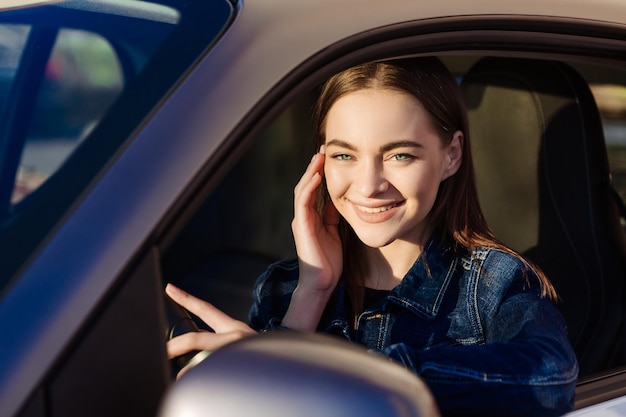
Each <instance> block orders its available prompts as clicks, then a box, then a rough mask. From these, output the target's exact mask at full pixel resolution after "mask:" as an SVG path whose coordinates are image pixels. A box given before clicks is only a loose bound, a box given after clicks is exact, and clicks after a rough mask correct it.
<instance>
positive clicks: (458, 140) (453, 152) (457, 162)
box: [441, 130, 464, 181]
mask: <svg viewBox="0 0 626 417" xmlns="http://www.w3.org/2000/svg"><path fill="white" fill-rule="evenodd" d="M463 139H464V138H463V132H461V131H460V130H457V131H456V132H454V135H453V136H452V141H450V144H449V145H448V148H447V149H446V150H445V152H446V159H445V161H444V167H443V173H442V175H441V181H443V180H445V179H446V178H449V177H451V176H453V175H454V174H456V172H457V171H458V170H459V167H460V166H461V161H462V160H463Z"/></svg>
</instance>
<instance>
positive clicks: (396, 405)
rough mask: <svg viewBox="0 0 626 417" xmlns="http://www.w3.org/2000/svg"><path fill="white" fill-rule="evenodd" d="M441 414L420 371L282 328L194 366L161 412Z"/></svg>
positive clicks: (254, 416) (226, 416)
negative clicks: (416, 373) (419, 374)
mask: <svg viewBox="0 0 626 417" xmlns="http://www.w3.org/2000/svg"><path fill="white" fill-rule="evenodd" d="M183 416H184V417H218V416H219V417H244V416H246V417H248V416H250V417H276V416H294V417H296V416H297V417H329V416H341V417H351V416H354V417H357V416H358V417H380V416H386V417H393V416H401V417H418V416H419V417H424V416H428V417H435V416H439V411H438V409H437V406H436V403H435V400H434V398H433V396H432V395H431V393H430V391H429V390H428V388H427V386H426V384H425V383H424V382H423V381H422V380H421V379H419V378H418V377H417V376H416V375H415V374H413V373H411V372H410V371H408V370H406V369H404V368H403V367H401V366H400V365H397V364H395V363H393V362H391V361H389V360H387V359H386V358H384V357H383V356H379V355H376V354H373V353H370V352H367V351H366V350H365V349H364V348H362V347H360V346H356V345H351V344H349V343H347V342H345V341H342V340H339V339H337V338H335V337H332V336H328V335H321V334H308V333H297V332H290V331H277V332H270V333H264V334H261V335H259V336H253V337H249V338H246V339H242V340H240V341H237V342H235V343H232V344H230V345H227V346H225V347H223V348H221V349H219V350H217V351H215V352H214V353H213V354H212V355H211V356H209V357H208V358H206V359H205V360H204V361H202V362H201V363H199V364H198V365H196V366H195V367H194V368H192V369H190V370H189V371H188V372H187V373H185V375H184V376H182V377H181V378H180V379H179V380H178V382H177V383H176V384H174V385H173V386H172V387H171V388H170V390H169V391H168V393H167V394H166V396H165V399H164V402H163V404H162V407H161V410H160V414H159V417H183Z"/></svg>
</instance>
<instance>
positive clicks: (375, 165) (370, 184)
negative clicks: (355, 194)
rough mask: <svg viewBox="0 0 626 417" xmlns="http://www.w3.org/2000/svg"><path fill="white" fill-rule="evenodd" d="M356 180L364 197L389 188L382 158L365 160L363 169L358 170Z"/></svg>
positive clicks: (362, 165)
mask: <svg viewBox="0 0 626 417" xmlns="http://www.w3.org/2000/svg"><path fill="white" fill-rule="evenodd" d="M355 182H356V185H357V189H358V191H359V193H360V194H361V195H362V196H363V197H374V196H376V195H378V194H380V193H384V192H385V191H387V189H388V188H389V182H388V181H387V179H386V177H385V171H384V167H383V163H382V161H380V160H367V161H363V163H362V164H361V169H359V170H357V172H356V178H355Z"/></svg>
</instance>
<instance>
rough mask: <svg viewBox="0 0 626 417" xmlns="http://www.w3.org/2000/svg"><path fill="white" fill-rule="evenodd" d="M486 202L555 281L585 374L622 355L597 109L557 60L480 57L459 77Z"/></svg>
mask: <svg viewBox="0 0 626 417" xmlns="http://www.w3.org/2000/svg"><path fill="white" fill-rule="evenodd" d="M462 89H463V93H464V96H465V98H466V103H467V107H468V115H469V116H468V117H469V120H470V132H471V140H472V150H473V154H474V155H473V156H474V163H475V167H476V172H477V181H478V188H479V195H480V199H481V205H482V206H483V211H484V213H485V216H486V218H487V221H488V222H489V224H490V225H491V227H492V229H493V231H494V233H495V234H496V236H497V237H498V238H499V239H500V240H502V241H503V242H504V243H505V244H507V245H509V246H511V247H512V248H514V249H516V250H518V251H519V252H521V253H523V254H524V255H525V256H526V257H527V258H528V259H530V260H531V261H533V262H534V263H536V264H537V265H538V266H540V267H541V268H542V269H543V271H544V272H545V273H546V274H547V276H548V277H549V279H550V280H551V281H552V282H553V284H554V285H555V287H556V289H557V292H558V294H559V296H560V300H559V301H557V307H558V308H559V309H560V310H561V312H562V313H563V315H564V317H565V320H566V322H567V325H568V329H569V337H570V340H571V342H572V344H573V346H574V349H575V351H576V354H577V356H578V360H579V365H580V375H581V376H582V375H587V374H590V373H594V372H598V371H602V370H606V369H609V368H612V367H615V366H618V365H622V364H624V363H625V361H624V342H625V341H624V328H623V326H624V306H623V303H624V290H625V288H624V260H625V259H626V257H625V255H624V254H625V253H626V251H625V247H626V246H625V245H624V234H623V229H622V227H621V224H620V215H619V212H618V204H617V202H616V200H615V199H614V198H615V196H616V195H617V194H616V193H614V192H613V190H612V187H611V178H610V172H609V165H608V158H607V152H606V147H605V143H604V135H603V130H602V123H601V120H600V115H599V112H598V109H597V107H596V104H595V101H594V98H593V95H592V94H591V91H590V89H589V87H588V86H587V83H586V82H585V80H584V79H583V78H582V77H581V76H580V75H579V74H578V73H577V72H576V71H574V70H573V69H572V68H571V67H569V66H567V65H565V64H563V63H559V62H553V61H541V60H529V59H517V58H516V59H513V58H495V57H492V58H484V59H482V60H480V61H478V62H477V63H475V64H474V65H473V66H472V68H471V69H470V70H469V71H468V72H467V74H466V76H465V77H464V79H463V81H462Z"/></svg>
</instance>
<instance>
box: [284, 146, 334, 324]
mask: <svg viewBox="0 0 626 417" xmlns="http://www.w3.org/2000/svg"><path fill="white" fill-rule="evenodd" d="M324 158H325V154H324V147H323V146H322V147H321V148H320V152H319V153H317V154H315V155H314V156H313V159H312V160H311V162H310V163H309V166H308V167H307V169H306V171H305V172H304V174H303V175H302V178H300V181H299V182H298V184H297V185H296V187H295V189H294V218H293V221H292V223H291V228H292V231H293V236H294V240H295V244H296V252H297V254H298V261H299V273H300V275H299V279H298V287H297V288H296V290H295V291H294V294H293V296H292V302H291V305H290V307H289V311H288V312H287V314H286V315H285V318H284V319H283V325H285V326H287V327H291V328H297V329H300V330H315V327H316V326H317V322H318V321H319V318H320V317H321V313H322V311H323V309H324V307H325V306H326V302H327V301H328V298H329V297H330V294H331V293H332V292H333V290H334V289H335V287H336V286H337V282H338V281H339V276H340V275H341V272H342V269H343V255H342V247H341V239H340V237H339V230H338V225H339V218H340V216H339V213H338V212H337V209H336V208H335V206H334V205H333V204H332V202H330V201H329V202H328V204H327V206H326V208H325V210H324V215H323V216H320V214H319V213H318V211H317V209H316V192H317V189H318V187H319V186H320V184H321V183H322V175H323V172H324Z"/></svg>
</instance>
